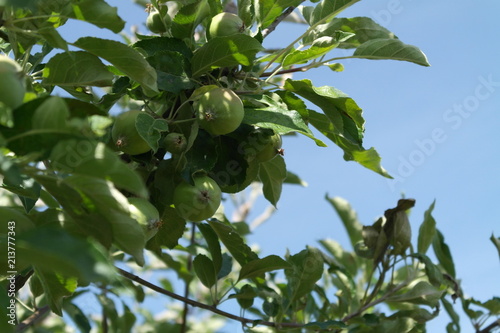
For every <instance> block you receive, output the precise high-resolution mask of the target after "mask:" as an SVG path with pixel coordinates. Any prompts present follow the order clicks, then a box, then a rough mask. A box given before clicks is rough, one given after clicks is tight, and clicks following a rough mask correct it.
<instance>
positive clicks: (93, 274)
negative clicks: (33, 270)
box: [16, 226, 115, 283]
mask: <svg viewBox="0 0 500 333" xmlns="http://www.w3.org/2000/svg"><path fill="white" fill-rule="evenodd" d="M16 252H17V256H18V260H19V261H20V262H21V263H26V264H33V265H36V267H37V269H38V271H46V272H56V273H58V274H61V275H64V276H74V277H77V278H78V279H80V280H81V281H82V282H84V283H88V282H92V281H107V280H110V279H113V277H114V274H115V272H114V268H113V266H112V265H111V263H110V262H109V259H108V258H107V254H106V250H105V249H103V248H102V247H101V246H100V245H98V244H96V243H95V242H94V241H92V240H90V239H81V238H76V237H75V236H72V235H70V234H69V233H67V232H66V231H64V230H62V229H60V228H55V227H50V226H44V227H38V228H35V229H32V230H31V231H28V232H25V233H22V234H20V235H19V237H18V239H17V243H16Z"/></svg>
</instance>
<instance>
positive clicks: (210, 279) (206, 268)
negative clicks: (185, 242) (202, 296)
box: [193, 254, 217, 288]
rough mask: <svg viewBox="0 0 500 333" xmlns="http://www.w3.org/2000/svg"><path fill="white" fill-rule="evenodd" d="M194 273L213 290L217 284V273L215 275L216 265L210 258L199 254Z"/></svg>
mask: <svg viewBox="0 0 500 333" xmlns="http://www.w3.org/2000/svg"><path fill="white" fill-rule="evenodd" d="M193 267H194V271H195V272H196V276H198V278H199V279H200V282H201V283H202V284H203V285H204V286H205V287H207V288H211V287H212V286H213V285H214V284H216V283H217V273H215V268H214V263H213V262H212V260H210V258H209V257H207V256H206V255H203V254H198V255H197V256H196V257H195V258H194V260H193Z"/></svg>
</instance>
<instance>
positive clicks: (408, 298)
mask: <svg viewBox="0 0 500 333" xmlns="http://www.w3.org/2000/svg"><path fill="white" fill-rule="evenodd" d="M444 292H445V290H440V289H439V288H436V287H434V286H432V285H431V284H429V283H428V282H425V281H420V282H418V283H417V284H416V285H414V286H412V287H411V288H409V290H405V292H404V293H401V294H398V295H394V296H390V297H388V298H387V302H389V303H391V302H407V303H412V304H423V305H429V306H431V307H436V306H437V304H438V303H439V300H440V298H441V295H443V293H444Z"/></svg>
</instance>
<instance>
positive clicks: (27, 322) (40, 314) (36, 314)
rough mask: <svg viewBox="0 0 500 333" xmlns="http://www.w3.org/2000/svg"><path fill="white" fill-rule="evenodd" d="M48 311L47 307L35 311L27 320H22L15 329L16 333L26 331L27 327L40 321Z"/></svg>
mask: <svg viewBox="0 0 500 333" xmlns="http://www.w3.org/2000/svg"><path fill="white" fill-rule="evenodd" d="M49 311H50V308H49V306H48V305H46V306H44V307H42V308H40V309H38V310H36V311H35V312H34V313H33V314H32V315H31V316H29V317H28V318H26V319H24V320H23V321H22V322H21V323H20V324H19V325H17V327H16V332H23V331H24V330H26V329H27V328H28V327H30V326H32V325H34V324H35V322H37V321H38V320H40V319H41V318H42V317H43V316H44V315H46V314H47V312H49Z"/></svg>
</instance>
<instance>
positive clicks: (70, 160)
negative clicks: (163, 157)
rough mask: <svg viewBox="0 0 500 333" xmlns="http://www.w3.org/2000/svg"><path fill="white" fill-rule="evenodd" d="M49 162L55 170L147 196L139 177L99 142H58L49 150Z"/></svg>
mask: <svg viewBox="0 0 500 333" xmlns="http://www.w3.org/2000/svg"><path fill="white" fill-rule="evenodd" d="M50 161H51V162H50V164H51V166H52V167H53V168H54V169H55V170H57V171H64V172H66V173H69V174H79V175H87V176H93V177H97V178H101V179H103V180H104V179H109V180H111V181H112V182H113V183H114V184H115V186H116V187H118V188H123V189H126V190H127V191H130V192H132V193H134V194H136V195H138V196H140V197H147V195H148V193H147V189H146V187H145V185H144V182H143V181H142V179H141V177H140V176H139V174H137V173H136V172H135V171H133V170H132V169H130V168H129V166H128V165H127V164H125V163H124V162H123V161H122V160H121V159H120V158H119V157H118V156H117V155H116V153H115V152H113V151H112V150H111V149H109V148H108V147H106V145H105V144H104V143H102V142H95V141H91V140H64V141H60V142H59V143H58V144H57V145H56V146H55V147H54V149H53V150H52V153H51V155H50Z"/></svg>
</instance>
